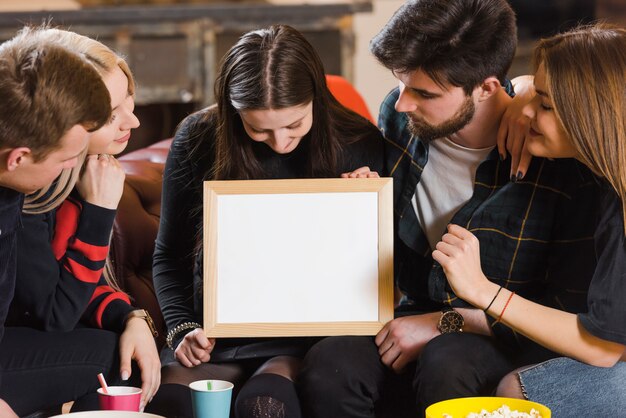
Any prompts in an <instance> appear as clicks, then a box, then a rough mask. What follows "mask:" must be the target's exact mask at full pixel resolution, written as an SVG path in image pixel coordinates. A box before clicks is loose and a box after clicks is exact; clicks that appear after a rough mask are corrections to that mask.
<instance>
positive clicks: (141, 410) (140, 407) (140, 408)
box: [139, 403, 146, 412]
mask: <svg viewBox="0 0 626 418" xmlns="http://www.w3.org/2000/svg"><path fill="white" fill-rule="evenodd" d="M145 407H146V406H145V405H144V404H143V403H141V404H139V412H143V409H144V408H145Z"/></svg>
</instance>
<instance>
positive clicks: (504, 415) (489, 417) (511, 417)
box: [443, 405, 541, 418]
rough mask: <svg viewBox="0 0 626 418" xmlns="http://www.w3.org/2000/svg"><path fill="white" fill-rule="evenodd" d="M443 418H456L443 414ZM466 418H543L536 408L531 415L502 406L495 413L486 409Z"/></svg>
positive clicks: (472, 413) (471, 413)
mask: <svg viewBox="0 0 626 418" xmlns="http://www.w3.org/2000/svg"><path fill="white" fill-rule="evenodd" d="M443 418H454V417H453V416H452V415H448V414H443ZM465 418H541V414H540V413H539V411H537V410H536V409H534V408H533V409H531V410H530V413H526V412H519V411H517V410H514V411H511V408H509V407H508V406H506V405H502V406H501V407H500V408H498V409H496V410H495V411H493V412H489V411H487V410H486V409H483V410H482V411H480V412H470V413H469V414H468V415H467V416H466V417H465Z"/></svg>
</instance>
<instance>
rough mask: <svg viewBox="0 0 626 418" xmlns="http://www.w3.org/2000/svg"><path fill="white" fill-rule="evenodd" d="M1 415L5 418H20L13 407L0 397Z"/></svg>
mask: <svg viewBox="0 0 626 418" xmlns="http://www.w3.org/2000/svg"><path fill="white" fill-rule="evenodd" d="M0 417H3V418H19V417H18V416H17V414H16V413H15V412H14V411H13V409H11V407H10V406H9V404H8V403H6V402H5V401H3V400H2V399H0Z"/></svg>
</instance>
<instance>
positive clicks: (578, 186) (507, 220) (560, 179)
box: [379, 83, 597, 346]
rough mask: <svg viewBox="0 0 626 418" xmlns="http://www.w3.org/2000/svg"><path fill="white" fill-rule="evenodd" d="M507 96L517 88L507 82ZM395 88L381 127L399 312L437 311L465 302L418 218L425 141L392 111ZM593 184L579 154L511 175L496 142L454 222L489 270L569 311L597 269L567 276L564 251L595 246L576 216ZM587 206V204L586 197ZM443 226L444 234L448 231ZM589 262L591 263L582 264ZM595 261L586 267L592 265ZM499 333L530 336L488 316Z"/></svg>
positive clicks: (514, 338) (512, 339)
mask: <svg viewBox="0 0 626 418" xmlns="http://www.w3.org/2000/svg"><path fill="white" fill-rule="evenodd" d="M506 90H507V93H509V94H510V95H513V94H514V93H513V90H512V86H511V85H510V83H508V85H507V86H506ZM398 96H399V91H398V89H397V88H396V89H394V90H393V91H391V92H390V93H389V94H388V95H387V97H386V98H385V100H384V101H383V103H382V105H381V108H380V116H379V127H380V128H381V130H382V132H383V135H384V137H385V153H386V168H387V170H388V172H387V173H386V174H387V175H389V176H392V177H393V179H394V227H395V257H394V259H395V262H394V264H395V265H394V268H395V281H396V286H397V287H398V288H399V289H400V290H401V291H402V293H403V294H404V296H403V298H402V301H401V303H400V306H399V307H398V308H397V310H396V314H397V315H402V314H407V313H420V312H426V311H431V312H432V311H434V310H437V309H439V308H441V307H442V306H443V305H444V304H449V305H452V306H457V307H466V306H468V305H467V304H466V303H465V302H464V301H462V300H460V299H458V298H457V297H456V296H455V295H454V294H453V292H452V290H451V289H450V287H449V285H448V283H447V280H446V277H445V274H444V272H443V269H442V268H441V266H440V265H439V264H438V263H436V262H434V260H433V259H432V257H431V252H432V250H431V248H430V245H429V243H428V240H427V238H426V235H425V233H424V231H422V228H421V226H420V224H419V221H418V219H417V216H416V214H415V210H414V209H413V206H412V204H411V198H412V197H413V195H414V194H415V191H416V186H417V183H418V182H419V181H420V177H421V174H422V172H423V170H424V167H425V165H426V164H427V162H428V143H426V142H422V141H421V140H420V139H419V138H417V137H416V136H413V135H412V134H411V133H410V132H409V130H408V129H407V118H406V115H405V114H404V113H399V112H397V111H396V110H395V109H394V104H395V102H396V101H397V99H398ZM596 191H597V182H596V181H594V177H593V175H592V174H591V173H590V172H589V170H588V169H586V168H585V167H584V166H582V164H580V163H578V162H577V161H575V160H573V159H558V160H554V161H551V160H548V159H544V158H533V160H532V162H531V165H530V167H529V169H528V172H527V174H526V176H525V177H524V178H523V179H522V180H521V181H518V182H516V183H513V182H511V181H510V158H509V159H507V160H505V161H500V158H499V156H498V152H497V149H494V150H493V151H492V152H491V153H490V154H489V156H488V157H487V159H486V160H485V161H483V162H482V163H481V164H480V166H479V167H478V169H477V171H476V176H475V180H474V193H473V195H472V197H471V198H470V200H469V201H467V202H466V204H465V205H464V206H463V207H462V208H461V209H460V210H459V211H458V212H457V213H456V214H455V215H454V216H453V218H452V220H451V223H454V224H458V225H460V226H463V227H465V228H467V229H468V230H469V231H471V232H472V233H473V234H474V235H476V237H477V238H478V239H479V241H480V253H481V263H482V269H483V272H484V273H485V275H486V276H487V277H488V278H489V280H491V281H492V282H495V283H497V284H500V285H502V286H504V287H506V288H507V289H509V290H511V291H515V292H516V293H518V294H519V295H521V296H523V297H525V298H528V299H531V300H535V301H537V302H540V303H544V304H546V305H549V306H554V307H558V308H560V309H564V310H567V311H570V312H581V311H585V310H586V300H585V295H586V289H587V288H588V286H589V278H590V277H591V274H588V275H586V279H585V278H581V279H580V280H579V283H575V282H576V280H570V281H569V282H566V279H564V278H563V275H562V274H559V273H558V272H559V271H561V268H560V265H561V263H562V262H563V259H562V258H559V257H561V256H563V255H565V254H568V255H571V254H572V253H574V254H576V253H577V252H581V251H582V252H583V253H584V252H586V253H589V251H591V253H593V245H594V244H593V230H592V228H591V227H590V226H589V224H590V223H589V222H587V223H585V222H584V220H583V221H582V222H578V225H576V222H574V221H573V219H572V216H574V215H577V216H578V215H581V214H582V216H583V218H584V216H585V214H589V213H591V212H592V207H591V206H589V208H588V209H582V210H573V209H575V206H576V205H578V204H579V203H580V202H593V196H594V193H595V192H596ZM585 204H588V203H585ZM444 233H445V231H442V235H443V234H444ZM583 264H585V262H583ZM593 267H594V265H593V262H589V263H586V266H585V267H584V268H585V269H587V270H589V271H590V272H592V271H593ZM489 320H490V323H491V325H492V329H493V332H494V334H495V335H496V336H497V337H499V338H501V339H502V341H503V342H506V343H508V344H513V345H514V346H519V344H520V343H521V342H522V341H526V340H525V339H524V338H522V337H521V336H520V335H517V334H516V333H514V332H513V331H512V330H511V329H510V328H508V327H506V326H504V325H502V324H500V323H495V320H494V319H493V318H489Z"/></svg>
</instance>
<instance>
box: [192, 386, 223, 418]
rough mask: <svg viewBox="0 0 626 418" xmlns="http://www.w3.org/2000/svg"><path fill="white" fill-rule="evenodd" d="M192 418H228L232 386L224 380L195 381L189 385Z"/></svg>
mask: <svg viewBox="0 0 626 418" xmlns="http://www.w3.org/2000/svg"><path fill="white" fill-rule="evenodd" d="M189 388H190V389H191V405H192V407H193V416H194V418H228V417H229V415H230V400H231V398H232V396H233V384H232V383H230V382H227V381H225V380H196V381H195V382H191V383H190V384H189Z"/></svg>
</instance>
